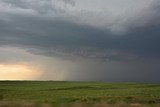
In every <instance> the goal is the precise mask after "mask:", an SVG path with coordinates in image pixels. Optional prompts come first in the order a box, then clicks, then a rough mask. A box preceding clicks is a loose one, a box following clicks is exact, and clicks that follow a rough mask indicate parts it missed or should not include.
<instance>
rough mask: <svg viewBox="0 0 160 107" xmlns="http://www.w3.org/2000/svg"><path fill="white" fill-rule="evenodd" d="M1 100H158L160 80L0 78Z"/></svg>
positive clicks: (54, 101) (89, 102) (145, 101)
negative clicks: (76, 80) (111, 81)
mask: <svg viewBox="0 0 160 107" xmlns="http://www.w3.org/2000/svg"><path fill="white" fill-rule="evenodd" d="M0 100H1V102H4V101H27V102H33V103H45V104H51V105H60V104H63V105H69V104H75V103H77V104H78V103H79V104H104V103H107V104H132V105H136V104H144V105H154V104H160V84H138V83H105V82H58V81H57V82H56V81H1V82H0Z"/></svg>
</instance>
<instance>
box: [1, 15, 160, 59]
mask: <svg viewBox="0 0 160 107" xmlns="http://www.w3.org/2000/svg"><path fill="white" fill-rule="evenodd" d="M12 20H14V21H12V22H7V21H6V22H5V21H2V20H1V21H0V23H1V25H0V28H1V29H0V33H1V37H0V38H1V39H0V43H1V45H12V46H14V45H15V46H20V47H22V48H23V47H26V48H32V49H30V52H33V53H36V54H44V55H48V56H53V57H54V55H55V54H56V55H58V54H59V55H58V56H61V55H62V56H65V55H66V56H67V57H69V55H71V56H76V57H78V56H81V57H88V58H100V59H105V60H106V59H109V60H111V59H117V60H120V59H125V57H126V58H129V57H135V58H136V57H139V56H141V57H149V58H150V57H155V58H159V55H160V49H159V46H160V43H159V40H160V36H159V35H160V32H159V25H157V26H148V27H145V28H139V29H135V30H134V31H132V32H130V33H127V34H126V35H124V36H116V35H114V34H112V33H111V32H109V31H108V32H107V31H106V30H100V29H95V28H92V27H89V26H82V25H81V26H80V25H77V24H75V23H72V22H67V21H64V20H62V19H54V20H52V19H48V20H46V19H43V18H39V19H37V17H32V16H20V15H19V16H17V15H16V16H14V15H13V16H12Z"/></svg>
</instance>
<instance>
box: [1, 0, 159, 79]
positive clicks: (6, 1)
mask: <svg viewBox="0 0 160 107" xmlns="http://www.w3.org/2000/svg"><path fill="white" fill-rule="evenodd" d="M159 11H160V1H159V0H141V1H140V0H134V1H133V0H119V1H117V0H112V1H111V0H100V1H97V0H81V1H79V0H41V1H39V0H0V46H1V47H3V46H8V47H9V49H10V47H16V48H18V49H20V50H21V49H22V50H24V51H25V52H26V53H27V54H26V53H25V52H21V51H20V52H19V54H22V56H16V57H15V58H13V57H14V55H15V53H16V54H18V53H17V52H11V53H12V54H9V56H12V55H13V56H12V57H9V56H7V55H5V54H4V53H8V52H10V51H6V50H4V49H1V50H2V51H3V52H2V54H0V62H1V63H2V62H3V61H5V62H6V63H10V62H11V63H12V62H19V61H20V62H21V61H22V62H23V60H24V62H25V61H26V62H28V61H29V59H30V58H31V59H35V60H37V61H33V62H31V64H33V65H36V64H37V63H38V64H39V65H40V66H41V67H40V66H38V67H40V68H41V69H43V71H45V73H44V76H42V77H41V78H40V79H52V78H53V79H56V80H58V78H59V79H60V78H61V79H62V80H63V79H64V80H81V79H80V78H79V75H81V76H80V77H83V80H105V81H114V80H115V81H118V80H119V81H125V78H126V80H128V81H129V80H130V81H134V79H135V78H136V80H137V81H141V80H143V76H144V75H145V74H147V75H146V76H145V78H144V80H145V81H158V78H157V75H159V73H158V71H159V70H160V68H159V67H158V66H159V65H158V64H159V60H160V48H159V46H160V42H159V40H160V36H159V35H160V32H159V29H160V21H159V19H160V14H159ZM13 50H14V49H12V48H11V51H13ZM24 54H25V55H24ZM29 54H31V55H29ZM26 55H27V56H28V57H27V56H26ZM4 56H5V57H4ZM26 57H27V58H26ZM38 58H39V59H40V60H38ZM10 59H11V60H12V61H10ZM43 60H44V62H43ZM54 64H55V65H56V66H54ZM60 65H61V66H60ZM51 66H53V67H51ZM62 66H63V67H64V68H63V67H62ZM50 67H51V68H50ZM153 70H154V71H153ZM53 71H54V72H53ZM145 71H146V72H145ZM99 72H100V73H99ZM138 72H140V73H138ZM58 73H59V77H58V78H56V75H58ZM54 74H56V75H54ZM92 74H94V75H92ZM121 74H122V75H121ZM125 74H127V75H129V76H126V75H125ZM156 74H157V75H156ZM52 75H54V76H52ZM84 75H86V76H84ZM148 75H152V76H151V77H149V76H148ZM148 78H149V79H148Z"/></svg>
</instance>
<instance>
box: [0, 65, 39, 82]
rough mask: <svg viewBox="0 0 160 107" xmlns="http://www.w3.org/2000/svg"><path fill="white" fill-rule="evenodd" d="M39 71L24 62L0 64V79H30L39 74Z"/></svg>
mask: <svg viewBox="0 0 160 107" xmlns="http://www.w3.org/2000/svg"><path fill="white" fill-rule="evenodd" d="M40 74H41V73H40V72H39V71H38V70H37V69H35V68H33V67H31V66H29V65H24V64H22V65H21V64H0V80H32V79H36V78H38V77H39V76H40Z"/></svg>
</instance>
